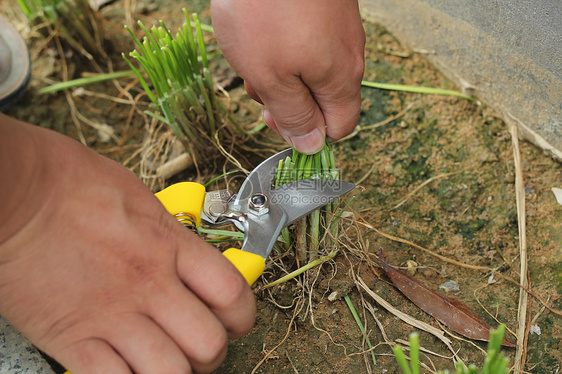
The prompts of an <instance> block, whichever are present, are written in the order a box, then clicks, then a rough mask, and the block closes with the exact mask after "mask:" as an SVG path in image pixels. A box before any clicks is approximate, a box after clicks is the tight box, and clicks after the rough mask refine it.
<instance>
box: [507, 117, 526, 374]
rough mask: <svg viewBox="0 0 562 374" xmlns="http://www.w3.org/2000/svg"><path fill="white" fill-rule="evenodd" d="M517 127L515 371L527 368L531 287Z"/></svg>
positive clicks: (513, 138)
mask: <svg viewBox="0 0 562 374" xmlns="http://www.w3.org/2000/svg"><path fill="white" fill-rule="evenodd" d="M518 136H519V135H518V132H517V127H516V126H511V141H512V142H513V161H514V164H515V199H516V203H517V226H518V229H519V257H520V259H521V269H520V273H519V277H520V282H521V286H522V287H521V288H520V289H519V306H518V309H517V340H518V341H519V345H518V346H517V349H516V351H515V367H514V370H515V371H518V372H520V371H522V370H523V369H524V368H525V359H526V356H527V350H526V349H525V345H524V344H523V342H524V341H525V335H526V334H525V332H526V331H527V329H526V321H527V305H528V301H529V295H528V293H527V291H526V289H528V288H529V282H528V278H527V272H528V265H527V235H526V219H525V188H524V185H523V173H522V169H521V152H520V150H519V137H518Z"/></svg>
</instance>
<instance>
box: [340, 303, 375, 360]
mask: <svg viewBox="0 0 562 374" xmlns="http://www.w3.org/2000/svg"><path fill="white" fill-rule="evenodd" d="M344 299H345V302H346V303H347V307H348V308H349V310H350V311H351V314H352V315H353V318H354V319H355V323H357V326H359V330H361V333H362V334H363V335H365V327H363V323H362V322H361V318H359V315H358V314H357V311H356V310H355V307H354V306H353V303H352V302H351V299H350V298H349V296H348V295H345V296H344ZM365 339H366V341H367V345H368V346H369V349H370V350H371V358H372V359H373V364H374V365H376V364H377V359H376V358H375V352H374V351H373V346H372V344H371V340H369V337H368V336H367V335H365Z"/></svg>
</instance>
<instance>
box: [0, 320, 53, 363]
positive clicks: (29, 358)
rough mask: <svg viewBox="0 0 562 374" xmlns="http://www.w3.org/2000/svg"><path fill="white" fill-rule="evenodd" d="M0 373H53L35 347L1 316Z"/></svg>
mask: <svg viewBox="0 0 562 374" xmlns="http://www.w3.org/2000/svg"><path fill="white" fill-rule="evenodd" d="M0 374H54V372H53V370H52V369H51V367H50V366H49V364H48V363H47V361H45V359H44V358H43V356H41V354H40V353H39V352H38V351H37V349H35V347H33V345H32V344H31V343H30V342H29V341H28V340H27V339H25V338H24V337H23V336H22V335H21V334H20V333H19V332H18V331H17V330H16V329H14V328H13V327H12V326H11V325H10V324H9V323H8V322H7V321H6V320H5V319H3V318H2V317H1V316H0Z"/></svg>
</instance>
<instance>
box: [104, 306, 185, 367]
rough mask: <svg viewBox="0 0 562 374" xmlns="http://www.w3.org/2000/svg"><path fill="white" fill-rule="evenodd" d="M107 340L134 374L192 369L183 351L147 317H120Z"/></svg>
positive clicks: (135, 315) (136, 315) (138, 315)
mask: <svg viewBox="0 0 562 374" xmlns="http://www.w3.org/2000/svg"><path fill="white" fill-rule="evenodd" d="M109 341H110V342H111V344H112V346H113V347H114V348H115V350H117V352H119V354H121V356H122V357H123V358H125V360H126V361H127V362H128V363H129V365H130V366H131V368H132V369H133V370H134V372H135V373H137V374H143V373H147V374H149V373H150V374H152V373H154V374H159V373H161V374H169V373H188V372H191V367H190V365H189V362H188V361H187V357H186V356H185V355H184V353H183V352H182V350H181V349H180V348H179V347H178V346H177V344H176V343H175V342H174V341H173V340H172V338H171V337H170V336H169V335H168V334H166V332H164V330H162V328H161V327H160V326H158V325H157V324H156V323H155V322H154V321H153V320H151V319H150V318H148V317H146V316H143V315H140V314H134V315H132V316H129V317H128V318H121V319H120V321H119V325H118V326H115V328H113V329H112V331H110V332H109Z"/></svg>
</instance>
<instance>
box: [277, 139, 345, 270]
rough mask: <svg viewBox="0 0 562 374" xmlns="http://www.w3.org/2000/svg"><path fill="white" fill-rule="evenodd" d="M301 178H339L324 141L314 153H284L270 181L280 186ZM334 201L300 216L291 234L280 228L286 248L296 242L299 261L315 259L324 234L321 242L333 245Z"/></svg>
mask: <svg viewBox="0 0 562 374" xmlns="http://www.w3.org/2000/svg"><path fill="white" fill-rule="evenodd" d="M304 179H328V180H330V179H331V180H336V179H339V170H338V169H337V168H336V160H335V156H334V152H333V150H332V146H331V145H330V144H329V143H328V142H326V144H325V145H324V148H323V149H322V150H321V151H320V152H318V153H316V154H314V155H305V154H302V153H300V152H298V151H296V150H294V151H293V156H292V157H287V159H285V160H281V161H280V162H279V167H278V169H277V175H276V176H275V178H274V182H273V183H274V186H281V185H283V184H286V183H290V182H294V181H298V180H304ZM337 205H338V202H337V201H334V202H332V203H330V204H328V205H326V206H325V207H323V208H321V209H317V210H315V211H314V212H312V213H311V214H310V215H309V216H307V217H304V218H301V220H300V221H299V222H298V224H297V227H296V230H293V235H291V232H290V229H289V228H285V229H283V231H282V233H281V237H280V240H281V241H282V242H283V243H284V244H285V247H286V248H287V249H288V248H289V247H290V246H291V245H292V244H295V245H296V248H297V254H298V258H299V261H304V262H307V261H314V260H316V259H317V258H318V253H319V248H320V245H321V242H322V239H324V238H325V241H324V242H323V244H325V245H326V246H329V247H333V249H335V247H336V245H337V240H336V237H337V230H338V226H337V225H333V224H331V222H332V220H333V219H334V212H335V210H336V208H337ZM327 231H329V232H327Z"/></svg>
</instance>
